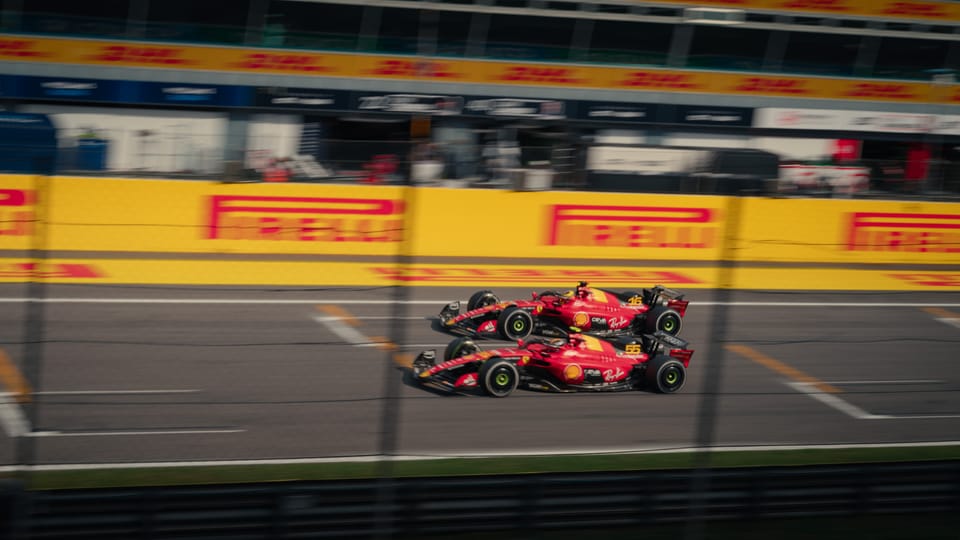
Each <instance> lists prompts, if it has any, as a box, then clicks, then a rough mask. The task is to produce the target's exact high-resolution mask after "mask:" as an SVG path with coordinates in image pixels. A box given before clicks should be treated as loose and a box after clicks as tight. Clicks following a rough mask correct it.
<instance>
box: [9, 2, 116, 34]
mask: <svg viewBox="0 0 960 540" xmlns="http://www.w3.org/2000/svg"><path fill="white" fill-rule="evenodd" d="M129 7H130V0H100V1H99V2H76V1H73V0H30V1H29V2H24V3H23V11H22V13H21V21H20V25H21V27H20V28H19V29H17V28H9V29H7V30H20V31H23V32H29V33H35V34H54V35H66V36H88V35H89V36H103V37H115V36H124V35H126V31H127V17H128V16H129V14H128V12H127V10H128V8H129Z"/></svg>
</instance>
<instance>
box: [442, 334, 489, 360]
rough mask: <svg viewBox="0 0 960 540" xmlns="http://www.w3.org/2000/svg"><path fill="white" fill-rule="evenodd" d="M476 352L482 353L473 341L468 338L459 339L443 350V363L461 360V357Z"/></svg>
mask: <svg viewBox="0 0 960 540" xmlns="http://www.w3.org/2000/svg"><path fill="white" fill-rule="evenodd" d="M475 352H480V347H479V346H478V345H477V344H476V343H474V342H473V340H472V339H470V338H468V337H458V338H457V339H455V340H453V341H451V342H450V343H448V344H447V348H446V349H444V350H443V361H444V362H446V361H447V360H453V359H454V358H460V357H461V356H466V355H468V354H473V353H475Z"/></svg>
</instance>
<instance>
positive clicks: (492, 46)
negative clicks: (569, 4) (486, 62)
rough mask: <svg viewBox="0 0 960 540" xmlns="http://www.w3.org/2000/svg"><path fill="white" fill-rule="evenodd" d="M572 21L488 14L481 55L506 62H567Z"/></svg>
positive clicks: (566, 18)
mask: <svg viewBox="0 0 960 540" xmlns="http://www.w3.org/2000/svg"><path fill="white" fill-rule="evenodd" d="M576 21H577V20H576V19H574V18H570V17H532V16H519V15H503V14H495V15H492V16H491V17H490V27H489V29H488V30H487V39H486V48H485V51H484V56H486V57H487V58H498V59H507V60H509V59H529V60H567V59H569V58H570V53H571V36H573V35H574V26H575V24H576ZM531 29H536V30H535V31H532V30H531Z"/></svg>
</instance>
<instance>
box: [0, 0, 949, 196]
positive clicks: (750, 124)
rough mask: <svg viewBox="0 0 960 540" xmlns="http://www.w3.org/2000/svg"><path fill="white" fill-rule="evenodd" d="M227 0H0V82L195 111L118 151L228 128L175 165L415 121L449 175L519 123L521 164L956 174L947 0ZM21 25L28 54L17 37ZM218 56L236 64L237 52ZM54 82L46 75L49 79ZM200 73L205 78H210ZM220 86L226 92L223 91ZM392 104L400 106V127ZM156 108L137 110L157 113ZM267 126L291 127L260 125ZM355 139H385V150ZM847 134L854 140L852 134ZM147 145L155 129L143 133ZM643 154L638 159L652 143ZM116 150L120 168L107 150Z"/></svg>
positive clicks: (46, 105)
mask: <svg viewBox="0 0 960 540" xmlns="http://www.w3.org/2000/svg"><path fill="white" fill-rule="evenodd" d="M233 5H234V6H235V9H231V10H223V9H221V8H220V7H219V6H216V5H215V4H214V3H197V2H190V1H187V0H168V1H165V2H158V1H150V0H112V1H105V2H96V3H77V2H66V1H63V0H6V1H5V2H4V5H3V7H4V11H3V17H2V21H0V22H2V27H3V32H4V34H3V35H2V36H0V39H2V40H3V41H4V42H6V43H5V46H4V47H3V48H2V49H0V51H3V50H4V49H5V51H6V52H0V67H2V69H3V73H4V74H6V75H5V77H7V78H8V79H9V80H7V81H6V83H5V88H6V89H5V90H4V92H3V99H4V101H5V102H6V103H7V107H8V108H11V109H14V110H24V111H26V112H47V113H53V114H55V115H57V116H58V117H60V118H63V119H64V121H63V122H62V124H63V125H64V129H66V130H74V131H76V130H78V129H80V128H81V126H80V124H82V123H83V122H89V117H88V118H86V119H84V120H83V121H80V120H72V121H71V120H66V119H67V118H68V115H70V114H74V115H77V114H81V113H82V111H80V112H78V109H82V108H84V107H87V108H90V107H96V112H97V113H98V114H110V111H111V110H112V111H115V112H117V113H118V114H119V112H120V111H127V113H129V111H130V110H132V109H135V108H137V107H140V109H143V110H149V111H151V112H150V114H149V115H146V116H151V115H158V114H160V113H159V112H158V111H185V110H186V111H190V114H191V115H194V116H193V117H191V118H189V119H184V118H183V117H178V118H177V119H175V120H171V121H169V122H167V124H169V125H180V126H181V128H180V131H179V132H178V133H180V134H181V135H175V136H170V135H169V134H168V135H167V136H166V139H168V140H167V141H166V142H163V141H161V143H152V142H150V136H149V135H145V134H143V133H141V134H140V135H139V137H138V136H137V135H131V134H125V135H124V136H123V139H124V141H122V142H117V141H115V144H114V148H115V149H117V148H118V147H122V148H123V150H122V153H123V154H124V155H126V156H127V158H128V159H127V161H130V160H135V159H134V158H132V157H131V156H137V155H138V152H139V156H141V157H145V156H148V155H152V154H151V152H160V153H162V154H165V155H166V154H170V153H173V152H177V151H178V150H177V149H176V148H174V146H175V145H172V143H170V142H169V139H171V138H174V139H175V138H177V137H180V138H181V139H182V138H183V137H185V136H186V135H187V134H191V133H193V134H195V133H196V131H197V129H198V128H196V127H189V126H192V125H194V124H195V122H196V121H197V120H196V118H195V116H196V115H201V116H202V115H206V116H204V117H203V118H204V121H206V122H207V124H209V125H204V126H203V127H202V128H199V129H201V130H209V131H211V132H222V133H221V136H222V137H223V140H224V142H223V143H222V145H221V146H222V147H223V148H222V150H220V149H218V148H217V145H216V144H215V143H209V144H206V143H205V148H207V149H208V154H209V155H208V156H207V157H204V158H196V157H195V156H194V158H190V159H186V160H181V161H187V162H191V163H194V164H191V165H189V166H184V165H183V164H182V163H181V164H179V165H178V166H176V167H174V168H182V169H197V168H204V167H207V168H216V167H217V165H216V163H218V162H220V161H223V160H226V161H235V160H236V159H237V154H238V152H242V153H244V154H245V155H247V154H249V152H250V151H259V152H260V154H255V155H261V156H262V155H263V154H264V153H268V154H270V155H274V156H277V155H291V154H296V153H297V152H298V151H299V150H301V149H302V148H308V149H309V152H310V153H311V156H312V157H313V158H314V159H315V161H317V162H321V163H323V165H325V166H327V168H330V169H350V168H353V169H356V168H358V166H361V165H362V164H363V163H366V162H369V161H370V160H371V159H372V157H373V156H374V155H377V154H383V153H384V152H387V151H389V152H394V150H395V149H394V148H393V147H392V146H391V145H393V144H400V143H401V142H402V141H406V140H407V139H409V138H410V135H411V126H412V133H413V136H414V137H415V138H423V137H424V136H426V137H429V138H430V139H431V140H432V141H433V142H435V143H440V144H443V145H445V146H446V147H447V148H453V149H454V150H453V151H452V152H451V153H452V154H453V155H452V158H451V159H450V161H451V162H452V163H455V164H456V163H459V164H464V163H466V164H467V166H466V169H463V168H462V167H461V168H460V169H459V170H458V168H457V167H454V168H452V169H450V170H446V171H445V172H444V173H443V174H446V175H453V176H457V177H460V176H470V175H473V174H475V173H476V170H475V169H477V168H482V165H483V161H484V157H483V156H484V148H485V146H495V147H498V148H500V150H501V151H500V154H499V155H500V156H501V158H502V154H503V151H502V150H503V148H504V147H505V146H509V145H511V144H517V145H519V146H520V148H521V149H522V157H521V160H522V161H523V162H524V163H530V162H534V163H543V162H545V161H546V162H549V163H550V164H551V166H554V165H557V163H556V162H558V161H564V160H565V162H564V163H563V164H562V167H564V168H566V169H576V168H577V167H589V166H590V163H594V164H595V161H596V160H591V158H590V156H583V155H580V157H579V158H571V157H570V156H574V155H576V154H577V152H578V150H577V149H578V148H580V149H581V150H579V152H580V153H581V154H582V153H583V151H582V148H583V147H584V145H586V146H587V147H589V146H591V145H593V144H596V141H601V142H602V144H611V143H610V141H614V143H613V144H623V143H626V144H640V145H655V146H659V145H670V146H694V147H702V146H720V147H734V148H762V149H764V150H768V151H772V152H778V153H780V152H782V153H783V159H784V160H786V161H791V160H792V161H804V160H806V161H810V160H820V161H826V160H829V159H836V158H837V156H838V155H839V156H841V158H843V156H844V155H846V158H844V159H848V160H853V161H858V162H865V163H867V164H868V165H870V166H871V168H872V172H871V174H873V175H877V174H881V175H882V176H884V177H885V178H886V179H887V180H889V179H892V178H893V177H896V176H898V175H899V176H900V177H906V176H910V177H911V179H912V180H923V182H925V183H926V184H925V187H933V188H935V189H939V190H947V191H949V190H952V189H955V188H954V187H952V186H953V182H954V181H953V180H951V178H952V177H953V176H954V171H953V169H952V163H953V162H954V161H958V160H960V152H958V151H957V150H956V149H955V147H956V146H957V145H956V143H957V142H958V141H960V109H958V108H957V106H956V105H955V104H956V103H960V86H958V85H957V84H955V72H956V70H957V69H958V66H960V3H957V2H947V1H942V0H937V1H934V0H929V1H919V0H912V1H894V0H673V1H666V0H664V1H642V0H432V1H427V0H422V1H421V0H371V1H358V0H322V1H321V0H283V1H280V0H246V1H241V2H235V3H234V4H233ZM23 42H26V43H27V44H28V45H27V46H26V47H27V48H28V49H29V48H30V47H33V48H35V49H36V50H35V51H32V52H35V53H37V54H32V53H31V50H27V51H26V54H20V55H18V54H19V53H18V49H17V48H18V47H24V45H22V43H23ZM133 44H138V45H133ZM89 47H93V48H94V49H96V47H105V48H106V49H104V50H109V51H121V52H122V54H120V56H119V60H117V58H113V59H112V60H111V61H105V60H104V61H89V60H85V59H84V58H90V57H91V56H89V55H88V56H86V57H84V58H76V57H74V56H72V54H71V53H70V52H69V51H76V50H85V49H86V48H89ZM111 47H112V48H111ZM96 50H100V49H96ZM145 51H146V52H145ZM151 51H153V52H151ZM21 52H22V51H21ZM151 54H152V55H153V56H151ZM163 54H173V55H183V56H184V57H185V58H187V61H185V62H182V63H177V62H166V63H164V61H163V60H164V59H163V58H160V59H159V60H158V58H157V55H161V56H162V55H163ZM231 55H240V56H241V57H242V58H244V59H246V63H238V62H231V61H230V60H229V58H232V56H231ZM109 56H110V55H103V54H101V56H99V57H97V58H108V57H109ZM114 56H116V55H114ZM221 57H222V58H224V60H222V61H219V62H218V61H217V60H216V58H221ZM193 58H198V59H201V60H198V61H193V60H191V59H193ZM208 59H213V60H208ZM251 59H255V61H254V60H251ZM168 60H169V59H168ZM191 62H192V63H191ZM238 66H239V67H238ZM365 66H370V67H369V68H367V67H365ZM11 77H13V78H15V79H10V78H11ZM84 81H102V82H101V83H100V84H99V86H97V88H98V90H99V91H98V92H88V93H87V95H84V93H83V92H82V91H77V92H72V93H71V92H69V91H66V90H65V88H66V89H69V88H70V87H71V85H73V86H77V85H79V86H82V85H83V84H84ZM57 82H59V83H62V84H61V85H59V91H58V92H53V91H51V90H50V88H54V89H57V88H58V85H57V84H52V83H57ZM172 82H176V83H181V84H182V85H187V86H183V87H181V91H182V92H184V93H183V94H180V95H179V98H180V99H173V98H172V97H170V95H168V94H164V93H162V91H161V94H162V97H163V99H160V98H157V99H153V100H149V99H144V98H143V96H144V95H147V94H149V92H148V91H147V90H144V88H146V86H145V85H151V84H157V85H161V86H163V85H167V84H168V83H172ZM74 83H75V84H74ZM124 84H126V85H127V86H124V87H123V88H125V90H123V89H121V88H120V86H122V85H124ZM133 84H137V85H139V89H137V90H133V89H132V88H133V86H131V85H133ZM44 85H46V86H44ZM51 85H52V86H51ZM118 85H119V86H118ZM113 87H116V88H113ZM228 87H229V88H228ZM104 88H107V89H109V90H110V91H103V89H104ZM191 88H192V89H194V90H195V91H196V93H194V94H191V93H190V92H191ZM204 88H210V89H212V90H211V91H212V92H213V94H214V95H216V96H218V99H208V100H204V99H202V96H203V95H204V94H203V93H202V92H203V91H204ZM131 95H137V96H139V97H137V98H131V97H130V96H131ZM207 95H209V94H207ZM224 95H230V96H233V98H232V101H229V102H228V101H227V100H225V99H219V98H220V97H222V96H224ZM187 96H191V97H193V98H194V99H186V97H187ZM198 96H200V97H198ZM118 106H119V107H123V108H122V109H121V108H115V107H118ZM143 116H144V115H141V117H138V119H139V120H142V117H143ZM268 117H269V118H268ZM398 118H401V119H402V118H406V119H412V122H411V123H410V124H408V125H399V126H398ZM139 120H138V121H139ZM126 124H127V125H129V122H126ZM151 126H152V127H149V128H144V129H141V130H140V131H148V132H153V133H157V132H160V131H164V130H167V131H169V129H168V128H165V127H163V126H158V125H154V124H151ZM425 126H429V127H425ZM87 127H89V126H87ZM103 129H106V130H109V129H113V128H109V127H108V128H101V131H102V130H103ZM269 134H272V137H274V138H276V139H281V140H282V141H283V143H282V144H279V143H277V142H276V141H274V142H269V143H267V142H263V141H264V140H265V138H266V137H269V136H270V135H269ZM114 138H116V137H114ZM304 139H306V140H304ZM318 140H319V141H335V143H334V142H332V143H331V144H326V143H323V142H322V143H319V144H318ZM362 140H379V141H381V142H383V141H387V143H389V144H386V143H385V148H386V150H384V149H383V148H381V149H380V150H377V149H376V148H372V147H371V146H370V145H361V144H360V143H359V141H362ZM603 141H605V142H603ZM346 142H350V144H346ZM505 142H506V143H509V144H505ZM851 143H852V148H853V152H852V154H851V153H850V152H848V151H847V150H843V149H844V148H846V149H849V148H850V147H851ZM151 145H152V147H153V148H154V150H151ZM160 146H163V147H164V148H165V149H162V150H156V148H157V147H160ZM181 146H186V147H195V146H196V145H195V144H193V143H191V142H189V141H188V142H186V143H183V142H182V141H181ZM382 146H383V145H382ZM268 147H269V148H268ZM531 149H533V150H531ZM115 151H121V150H118V149H117V150H115ZM844 152H847V154H844ZM607 154H609V152H607ZM648 154H649V152H648V153H647V154H644V155H643V156H642V157H637V158H636V160H637V161H642V162H645V163H646V162H649V155H648ZM408 155H409V153H408V152H407V153H405V157H406V156H408ZM562 156H567V157H565V158H564V157H562ZM220 157H222V158H223V160H220V159H218V158H220ZM617 159H620V160H622V156H620V157H618V158H617ZM244 160H245V161H249V160H248V159H247V158H244ZM338 160H341V161H343V162H341V163H337V161H338ZM147 161H149V160H147ZM159 161H164V160H163V159H160V160H159ZM166 161H167V162H175V161H176V160H175V159H166ZM401 161H403V160H401ZM196 162H202V163H206V165H201V166H198V165H196V164H195V163H196ZM331 162H333V163H331ZM347 162H349V163H347ZM111 163H113V164H114V165H113V166H112V167H111V168H130V166H129V165H125V164H124V163H125V162H123V160H119V161H118V159H117V158H115V157H113V158H111ZM350 163H352V166H351V165H350ZM171 166H172V165H167V167H171ZM660 166H670V165H669V164H667V165H663V164H661V165H660ZM554 168H556V167H554ZM899 179H903V178H899ZM931 180H932V182H931Z"/></svg>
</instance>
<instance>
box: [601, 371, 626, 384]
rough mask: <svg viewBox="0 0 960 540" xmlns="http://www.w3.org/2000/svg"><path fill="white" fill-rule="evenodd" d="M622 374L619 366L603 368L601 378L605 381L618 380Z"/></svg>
mask: <svg viewBox="0 0 960 540" xmlns="http://www.w3.org/2000/svg"><path fill="white" fill-rule="evenodd" d="M623 376H624V371H623V370H622V369H620V368H615V369H605V370H603V380H604V381H606V382H614V381H619V380H620V379H622V378H623Z"/></svg>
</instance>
